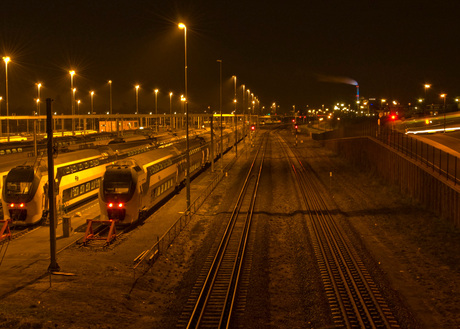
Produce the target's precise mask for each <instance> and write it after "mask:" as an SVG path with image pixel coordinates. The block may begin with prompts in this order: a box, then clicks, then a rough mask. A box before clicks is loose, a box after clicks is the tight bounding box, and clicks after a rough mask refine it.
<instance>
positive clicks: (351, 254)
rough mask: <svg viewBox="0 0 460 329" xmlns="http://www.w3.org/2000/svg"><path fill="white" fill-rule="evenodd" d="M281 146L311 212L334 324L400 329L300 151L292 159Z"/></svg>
mask: <svg viewBox="0 0 460 329" xmlns="http://www.w3.org/2000/svg"><path fill="white" fill-rule="evenodd" d="M285 143H286V142H285ZM280 145H281V147H282V149H283V151H284V152H285V154H286V157H287V158H288V159H289V162H290V165H291V169H292V173H293V175H294V177H295V178H296V179H295V180H296V182H298V184H299V189H300V191H301V193H302V197H303V199H304V202H305V205H306V206H307V208H308V209H309V211H310V219H311V226H312V228H313V232H312V233H313V234H312V240H313V241H314V249H315V254H316V255H317V259H318V263H319V265H320V272H321V276H322V278H323V284H324V285H325V288H326V294H327V297H328V300H329V303H330V307H331V311H332V313H333V317H334V322H335V323H336V324H337V325H342V326H345V327H347V328H397V327H399V326H398V324H397V322H396V320H395V318H394V316H393V314H392V312H391V311H390V310H389V307H388V305H387V304H386V302H385V301H384V299H383V298H382V296H381V293H380V291H379V289H378V288H377V287H376V285H375V283H374V282H373V280H372V277H371V276H370V275H369V273H368V272H367V269H366V268H365V266H364V264H363V262H362V261H361V260H360V258H359V256H358V255H357V252H356V251H355V249H354V248H353V247H352V246H351V244H350V242H349V241H348V239H347V238H346V236H345V235H344V234H343V233H342V231H341V229H340V228H339V227H338V225H337V224H336V220H335V219H334V217H333V216H332V214H331V212H330V211H329V209H328V207H327V204H326V202H325V201H324V199H323V198H322V197H321V195H320V194H319V193H318V191H319V190H320V188H319V185H318V183H317V180H316V179H315V178H314V177H313V175H312V174H311V170H307V169H306V168H305V166H304V164H303V163H302V161H301V160H300V159H299V156H298V155H297V154H296V152H294V151H293V150H291V149H289V151H290V152H291V153H292V155H293V156H292V157H291V156H289V155H288V150H286V147H285V146H284V145H283V143H282V142H281V141H280Z"/></svg>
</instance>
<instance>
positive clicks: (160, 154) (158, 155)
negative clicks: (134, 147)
mask: <svg viewBox="0 0 460 329" xmlns="http://www.w3.org/2000/svg"><path fill="white" fill-rule="evenodd" d="M178 154H179V153H178V152H177V151H176V150H175V149H173V148H171V147H165V148H161V149H155V150H151V151H147V152H144V153H140V154H136V155H133V156H131V157H129V158H126V159H123V160H120V161H123V162H127V161H129V160H130V159H132V160H134V161H135V162H136V163H137V164H138V165H139V166H140V167H143V166H145V165H147V164H149V163H152V162H154V161H156V160H158V161H160V160H164V159H167V158H169V157H174V156H176V155H178ZM117 163H118V162H115V164H117Z"/></svg>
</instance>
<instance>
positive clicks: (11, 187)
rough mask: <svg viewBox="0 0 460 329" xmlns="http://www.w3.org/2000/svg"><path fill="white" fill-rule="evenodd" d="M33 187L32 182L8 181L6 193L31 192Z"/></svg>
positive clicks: (20, 193)
mask: <svg viewBox="0 0 460 329" xmlns="http://www.w3.org/2000/svg"><path fill="white" fill-rule="evenodd" d="M31 189H32V182H6V193H7V194H8V195H22V194H29V191H30V190H31Z"/></svg>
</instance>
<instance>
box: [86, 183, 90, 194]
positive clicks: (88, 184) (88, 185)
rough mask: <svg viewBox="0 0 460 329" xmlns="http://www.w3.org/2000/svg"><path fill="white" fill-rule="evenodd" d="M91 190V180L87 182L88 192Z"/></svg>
mask: <svg viewBox="0 0 460 329" xmlns="http://www.w3.org/2000/svg"><path fill="white" fill-rule="evenodd" d="M89 191H91V183H90V182H88V183H86V192H89Z"/></svg>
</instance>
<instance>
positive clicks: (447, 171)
mask: <svg viewBox="0 0 460 329" xmlns="http://www.w3.org/2000/svg"><path fill="white" fill-rule="evenodd" d="M446 154H447V165H446V178H447V181H449V153H447V152H446Z"/></svg>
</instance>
